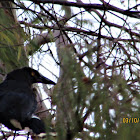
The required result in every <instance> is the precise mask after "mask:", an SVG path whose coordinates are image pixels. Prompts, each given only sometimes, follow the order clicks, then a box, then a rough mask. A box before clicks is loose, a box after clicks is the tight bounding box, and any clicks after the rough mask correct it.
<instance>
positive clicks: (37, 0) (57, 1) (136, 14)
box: [31, 0, 140, 19]
mask: <svg viewBox="0 0 140 140" xmlns="http://www.w3.org/2000/svg"><path fill="white" fill-rule="evenodd" d="M31 1H33V2H34V3H36V4H39V3H52V4H59V5H64V6H74V7H78V8H88V9H91V8H94V9H99V10H111V11H114V12H118V13H121V14H123V15H126V16H129V17H134V18H138V19H139V18H140V11H130V10H129V9H128V10H123V9H121V8H118V7H116V6H113V5H110V4H108V3H105V5H104V4H91V3H88V4H87V3H77V2H69V1H64V0H61V1H60V0H31Z"/></svg>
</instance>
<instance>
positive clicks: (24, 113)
mask: <svg viewBox="0 0 140 140" xmlns="http://www.w3.org/2000/svg"><path fill="white" fill-rule="evenodd" d="M3 87H4V86H3ZM36 105H37V103H36V99H35V95H34V94H33V93H32V91H31V90H30V89H26V87H25V88H22V89H21V88H19V87H17V88H15V89H12V88H11V89H10V88H9V89H8V88H7V89H3V88H1V87H0V119H1V118H2V117H6V118H5V119H7V120H8V119H11V118H13V119H16V120H19V121H24V120H25V119H27V118H30V117H31V115H32V114H33V113H34V112H35V109H36Z"/></svg>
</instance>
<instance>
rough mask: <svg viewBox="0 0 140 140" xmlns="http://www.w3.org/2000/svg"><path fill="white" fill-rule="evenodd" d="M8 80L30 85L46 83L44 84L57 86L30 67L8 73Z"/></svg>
mask: <svg viewBox="0 0 140 140" xmlns="http://www.w3.org/2000/svg"><path fill="white" fill-rule="evenodd" d="M6 80H16V81H19V82H28V83H30V84H33V83H44V84H52V85H55V84H56V83H55V82H53V81H51V80H50V79H48V78H46V77H44V76H43V75H42V74H40V73H39V72H38V71H37V70H34V69H32V68H30V67H24V68H21V69H16V70H14V71H12V72H10V73H8V74H7V76H6Z"/></svg>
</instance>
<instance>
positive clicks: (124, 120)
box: [122, 117, 140, 123]
mask: <svg viewBox="0 0 140 140" xmlns="http://www.w3.org/2000/svg"><path fill="white" fill-rule="evenodd" d="M122 123H140V118H127V117H126V118H122Z"/></svg>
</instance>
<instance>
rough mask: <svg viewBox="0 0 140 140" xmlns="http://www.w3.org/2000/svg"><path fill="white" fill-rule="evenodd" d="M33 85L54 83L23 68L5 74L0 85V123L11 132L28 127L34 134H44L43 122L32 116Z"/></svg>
mask: <svg viewBox="0 0 140 140" xmlns="http://www.w3.org/2000/svg"><path fill="white" fill-rule="evenodd" d="M33 83H44V84H53V85H55V83H54V82H53V81H51V80H49V79H48V78H46V77H44V76H43V75H41V74H40V73H39V72H38V71H36V70H34V69H32V68H30V67H24V68H22V69H16V70H14V71H12V72H10V73H8V74H7V76H6V79H5V80H4V81H3V82H2V83H1V84H0V123H2V124H4V125H5V126H6V127H8V128H9V129H12V130H22V129H25V128H26V127H29V128H30V129H31V130H32V131H33V132H34V133H35V134H40V133H43V132H45V127H44V124H43V122H42V121H41V120H40V119H39V118H38V117H36V116H35V115H34V113H35V111H36V108H37V101H36V95H35V93H34V90H33V88H32V84H33Z"/></svg>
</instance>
